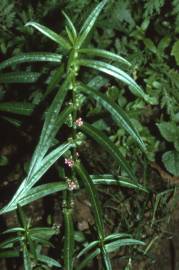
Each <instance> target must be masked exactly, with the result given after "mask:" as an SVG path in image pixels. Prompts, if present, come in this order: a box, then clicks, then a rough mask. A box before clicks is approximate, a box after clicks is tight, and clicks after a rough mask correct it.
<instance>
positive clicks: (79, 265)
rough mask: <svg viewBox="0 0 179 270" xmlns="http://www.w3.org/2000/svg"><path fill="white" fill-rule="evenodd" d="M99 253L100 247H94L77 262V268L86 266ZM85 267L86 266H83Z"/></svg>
mask: <svg viewBox="0 0 179 270" xmlns="http://www.w3.org/2000/svg"><path fill="white" fill-rule="evenodd" d="M100 253H101V250H100V248H97V249H95V250H94V251H93V252H92V253H90V254H89V255H87V256H85V258H84V260H83V261H82V262H81V263H79V264H78V270H81V269H84V267H86V266H88V265H89V263H90V262H91V261H92V260H93V259H94V258H95V257H96V256H97V255H99V254H100ZM85 269H86V268H85Z"/></svg>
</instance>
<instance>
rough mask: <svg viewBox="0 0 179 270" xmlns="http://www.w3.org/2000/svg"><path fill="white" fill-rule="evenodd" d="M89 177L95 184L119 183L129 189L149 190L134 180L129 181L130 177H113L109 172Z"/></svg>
mask: <svg viewBox="0 0 179 270" xmlns="http://www.w3.org/2000/svg"><path fill="white" fill-rule="evenodd" d="M91 179H92V180H93V183H94V184H95V185H110V186H111V185H119V186H122V187H126V188H130V189H136V190H139V191H144V192H147V193H148V192H149V190H148V189H146V188H145V187H144V186H142V185H141V184H138V183H137V184H135V183H134V182H132V181H130V179H128V178H125V177H122V176H121V177H114V176H113V175H111V174H102V175H91Z"/></svg>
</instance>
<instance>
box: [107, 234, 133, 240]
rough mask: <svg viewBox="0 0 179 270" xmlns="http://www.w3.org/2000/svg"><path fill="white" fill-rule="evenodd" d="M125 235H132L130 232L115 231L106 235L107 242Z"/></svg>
mask: <svg viewBox="0 0 179 270" xmlns="http://www.w3.org/2000/svg"><path fill="white" fill-rule="evenodd" d="M123 237H130V234H128V233H113V234H110V235H108V236H106V237H105V242H106V241H112V240H115V239H119V238H123Z"/></svg>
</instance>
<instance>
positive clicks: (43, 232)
mask: <svg viewBox="0 0 179 270" xmlns="http://www.w3.org/2000/svg"><path fill="white" fill-rule="evenodd" d="M29 233H30V234H31V235H32V236H35V237H40V238H41V239H46V240H49V239H50V238H51V237H52V236H53V235H55V234H57V229H56V228H53V227H37V228H31V229H29Z"/></svg>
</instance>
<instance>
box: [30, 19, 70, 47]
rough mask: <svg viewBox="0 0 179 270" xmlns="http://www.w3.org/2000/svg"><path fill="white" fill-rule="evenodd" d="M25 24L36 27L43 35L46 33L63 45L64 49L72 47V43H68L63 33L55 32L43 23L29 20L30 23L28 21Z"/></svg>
mask: <svg viewBox="0 0 179 270" xmlns="http://www.w3.org/2000/svg"><path fill="white" fill-rule="evenodd" d="M25 26H32V27H34V28H35V29H37V30H38V31H39V32H41V33H42V34H43V35H45V36H46V37H48V38H49V39H51V40H53V41H55V42H56V43H58V44H59V45H61V46H62V47H63V48H64V49H67V50H69V49H70V48H71V46H70V44H69V43H68V41H67V40H66V39H65V38H63V37H62V36H61V35H59V34H57V33H55V32H54V31H53V30H51V29H49V28H48V27H46V26H44V25H41V24H39V23H36V22H28V23H26V25H25Z"/></svg>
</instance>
